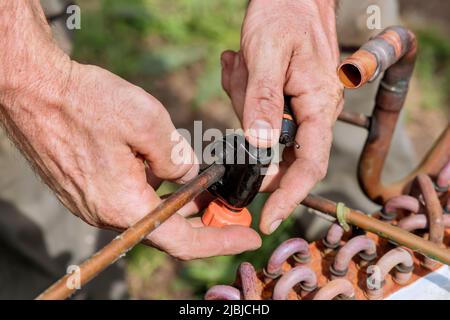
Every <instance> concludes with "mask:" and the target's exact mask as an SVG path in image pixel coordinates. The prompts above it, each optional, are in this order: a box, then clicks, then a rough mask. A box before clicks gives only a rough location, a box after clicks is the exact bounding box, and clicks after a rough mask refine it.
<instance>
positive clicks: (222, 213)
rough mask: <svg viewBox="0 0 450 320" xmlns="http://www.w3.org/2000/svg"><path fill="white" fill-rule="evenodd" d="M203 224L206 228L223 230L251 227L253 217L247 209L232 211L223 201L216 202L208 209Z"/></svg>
mask: <svg viewBox="0 0 450 320" xmlns="http://www.w3.org/2000/svg"><path fill="white" fill-rule="evenodd" d="M202 222H203V224H204V225H206V226H211V227H217V228H221V227H224V226H229V225H240V226H244V227H250V225H251V224H252V216H251V214H250V211H248V209H247V208H244V209H240V210H232V209H230V208H228V207H227V206H226V205H225V204H224V203H223V202H222V201H220V200H214V201H213V202H211V203H210V204H209V206H208V208H206V210H205V213H204V214H203V217H202Z"/></svg>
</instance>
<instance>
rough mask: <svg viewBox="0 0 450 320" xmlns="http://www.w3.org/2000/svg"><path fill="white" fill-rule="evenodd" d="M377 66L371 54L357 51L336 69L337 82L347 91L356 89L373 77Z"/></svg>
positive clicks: (375, 59)
mask: <svg viewBox="0 0 450 320" xmlns="http://www.w3.org/2000/svg"><path fill="white" fill-rule="evenodd" d="M377 66H378V62H377V58H376V57H375V56H374V55H373V54H372V53H370V52H369V51H366V50H363V49H361V50H358V51H356V52H355V53H354V54H352V55H351V56H350V57H348V58H346V59H344V61H343V62H342V63H341V65H340V66H339V67H338V76H339V80H340V81H341V82H342V84H343V85H344V87H346V88H347V89H357V88H359V87H361V86H362V85H364V84H366V83H367V82H369V81H370V80H371V79H372V78H373V77H374V74H375V72H376V70H377Z"/></svg>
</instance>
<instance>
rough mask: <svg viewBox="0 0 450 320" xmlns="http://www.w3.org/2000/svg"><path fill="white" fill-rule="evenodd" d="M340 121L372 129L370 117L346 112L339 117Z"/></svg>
mask: <svg viewBox="0 0 450 320" xmlns="http://www.w3.org/2000/svg"><path fill="white" fill-rule="evenodd" d="M338 120H339V121H342V122H345V123H348V124H352V125H354V126H357V127H360V128H364V129H367V130H369V128H370V117H368V116H366V115H364V114H362V113H357V112H351V111H345V110H344V111H342V112H341V114H340V115H339V117H338Z"/></svg>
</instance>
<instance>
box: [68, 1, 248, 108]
mask: <svg viewBox="0 0 450 320" xmlns="http://www.w3.org/2000/svg"><path fill="white" fill-rule="evenodd" d="M79 3H80V6H81V8H82V29H81V30H80V31H77V32H76V33H75V52H74V56H75V57H76V58H77V59H78V60H81V61H82V62H85V63H92V64H97V65H101V66H103V67H106V68H108V69H109V70H111V71H112V72H115V73H117V74H119V75H121V76H123V77H125V78H127V79H131V80H134V81H133V82H135V83H137V84H139V85H141V86H143V87H144V88H145V89H149V90H151V88H152V87H151V83H149V82H147V81H140V79H148V77H157V76H160V75H164V74H167V73H169V72H175V71H177V70H179V69H180V68H184V67H187V66H190V65H193V64H195V63H200V64H201V65H202V66H203V68H202V72H201V74H200V76H199V77H198V78H197V79H194V81H196V84H197V86H196V95H195V96H196V99H195V101H194V104H193V107H196V106H200V105H203V104H205V103H206V102H208V100H210V99H213V98H214V97H217V96H222V90H221V86H220V63H219V57H220V53H221V52H222V51H224V50H226V49H235V50H236V49H238V48H239V33H240V25H241V22H242V19H243V15H244V12H245V5H246V3H245V1H242V0H215V1H204V0H170V1H167V0H134V1H123V0H102V1H98V2H96V5H92V4H91V3H90V2H89V1H87V0H82V1H79Z"/></svg>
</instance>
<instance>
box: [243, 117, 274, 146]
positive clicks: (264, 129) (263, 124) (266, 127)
mask: <svg viewBox="0 0 450 320" xmlns="http://www.w3.org/2000/svg"><path fill="white" fill-rule="evenodd" d="M272 130H273V128H272V125H271V124H270V123H269V122H267V121H265V120H255V121H254V122H253V123H252V125H251V126H250V129H249V132H248V134H249V135H250V136H252V137H253V138H255V139H257V140H258V141H261V142H267V141H271V140H272V138H271V137H272Z"/></svg>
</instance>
